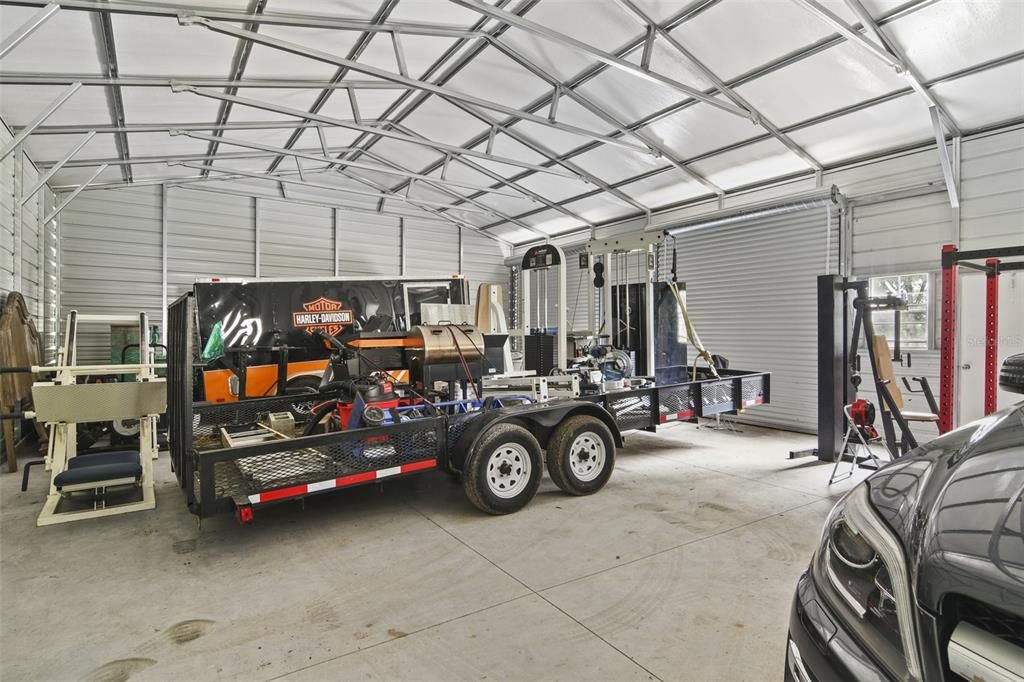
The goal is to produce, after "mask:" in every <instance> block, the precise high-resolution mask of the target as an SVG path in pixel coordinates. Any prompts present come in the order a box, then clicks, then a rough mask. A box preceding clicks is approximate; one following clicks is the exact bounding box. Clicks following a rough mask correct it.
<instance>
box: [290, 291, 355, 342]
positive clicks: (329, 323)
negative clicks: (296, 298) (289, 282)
mask: <svg viewBox="0 0 1024 682" xmlns="http://www.w3.org/2000/svg"><path fill="white" fill-rule="evenodd" d="M302 310H303V312H301V313H295V312H293V313H292V326H293V327H295V328H297V329H305V330H306V333H307V334H312V333H313V332H315V331H322V332H325V333H327V334H330V335H331V336H335V335H337V334H338V332H340V331H341V330H342V329H344V328H345V327H346V326H348V325H350V324H352V311H351V310H345V306H344V305H343V304H342V303H341V301H332V300H331V299H329V298H326V297H324V296H321V297H320V298H318V299H316V300H315V301H310V302H309V303H303V304H302Z"/></svg>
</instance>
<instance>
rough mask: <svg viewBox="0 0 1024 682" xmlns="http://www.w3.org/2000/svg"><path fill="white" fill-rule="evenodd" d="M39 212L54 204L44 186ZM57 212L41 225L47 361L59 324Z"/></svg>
mask: <svg viewBox="0 0 1024 682" xmlns="http://www.w3.org/2000/svg"><path fill="white" fill-rule="evenodd" d="M39 194H40V195H41V196H42V201H43V204H42V210H43V216H44V217H45V216H46V215H49V213H50V211H52V210H53V208H54V206H55V205H56V200H55V198H54V196H53V192H51V191H50V189H49V188H48V187H47V188H44V189H42V190H41V191H40V192H39ZM60 258H61V246H60V216H58V217H57V218H54V219H53V220H51V221H50V222H48V223H46V225H44V226H43V328H42V333H43V353H44V355H45V358H46V360H47V361H49V360H51V359H52V358H53V357H54V354H55V353H56V351H57V343H58V342H57V332H58V330H59V328H60Z"/></svg>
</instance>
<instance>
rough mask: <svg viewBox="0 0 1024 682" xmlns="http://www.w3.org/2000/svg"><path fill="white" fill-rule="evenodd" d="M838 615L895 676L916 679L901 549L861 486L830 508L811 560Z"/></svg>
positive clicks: (911, 617) (916, 662) (917, 671)
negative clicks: (815, 551) (822, 532)
mask: <svg viewBox="0 0 1024 682" xmlns="http://www.w3.org/2000/svg"><path fill="white" fill-rule="evenodd" d="M811 568H812V572H813V574H814V578H815V582H816V583H817V585H818V586H819V588H820V589H821V590H822V592H824V593H825V595H826V596H827V597H829V598H830V599H829V601H830V602H833V606H834V608H835V610H836V611H837V613H838V614H839V615H840V616H841V617H842V618H843V620H844V621H845V622H846V623H847V625H848V626H849V627H850V629H852V630H853V631H854V632H855V633H856V635H857V636H858V637H859V638H860V639H861V640H862V641H863V642H864V644H866V645H867V646H868V647H869V649H870V650H871V651H873V652H875V653H877V654H878V655H879V658H880V659H881V662H882V663H884V664H885V665H886V667H888V668H889V669H890V671H891V672H892V673H893V674H894V675H895V676H896V677H897V678H901V679H902V678H907V677H909V678H910V679H914V680H920V679H921V664H920V660H919V658H918V648H917V635H916V630H915V628H916V625H915V623H916V619H915V616H914V599H913V595H912V593H911V586H910V577H909V574H908V572H907V563H906V558H905V557H904V555H903V548H902V547H901V545H900V543H899V541H898V540H897V539H896V537H895V536H894V535H893V533H892V532H891V531H890V530H889V529H888V528H887V527H886V525H885V523H884V522H883V521H882V519H881V518H880V517H879V516H878V513H877V512H876V511H875V510H874V508H873V507H872V506H871V502H870V499H869V494H868V486H867V484H866V483H865V484H861V485H859V486H857V487H856V488H855V489H854V490H853V491H851V492H850V494H849V495H847V496H846V497H845V498H843V499H842V500H841V501H840V502H839V504H837V505H836V506H835V508H834V509H833V510H832V513H831V514H830V515H829V518H828V521H827V522H826V524H825V532H824V534H823V535H822V539H821V545H820V546H819V547H818V551H817V553H816V554H815V556H814V560H813V561H812V562H811Z"/></svg>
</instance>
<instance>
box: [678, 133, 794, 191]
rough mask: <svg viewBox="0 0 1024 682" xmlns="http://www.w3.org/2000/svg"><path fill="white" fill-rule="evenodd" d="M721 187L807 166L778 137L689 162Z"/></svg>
mask: <svg viewBox="0 0 1024 682" xmlns="http://www.w3.org/2000/svg"><path fill="white" fill-rule="evenodd" d="M691 168H693V169H694V170H695V171H697V172H698V173H700V174H701V175H703V176H704V177H705V178H707V179H708V180H710V181H711V182H713V183H715V184H716V185H718V186H719V187H721V188H722V189H726V190H728V189H732V188H734V187H742V186H744V185H749V184H751V183H754V182H758V181H759V180H765V179H767V178H773V177H779V176H783V175H788V174H790V173H795V172H799V171H805V170H807V164H806V163H804V162H803V160H801V159H800V157H798V156H797V155H796V154H794V153H793V152H791V151H789V150H788V149H786V147H784V146H783V145H782V143H781V142H779V141H778V140H764V141H763V142H757V143H754V144H752V145H748V146H746V147H742V148H740V149H735V150H732V151H728V152H725V153H723V154H718V155H716V156H712V157H710V158H708V159H705V160H703V161H699V162H697V163H694V164H691Z"/></svg>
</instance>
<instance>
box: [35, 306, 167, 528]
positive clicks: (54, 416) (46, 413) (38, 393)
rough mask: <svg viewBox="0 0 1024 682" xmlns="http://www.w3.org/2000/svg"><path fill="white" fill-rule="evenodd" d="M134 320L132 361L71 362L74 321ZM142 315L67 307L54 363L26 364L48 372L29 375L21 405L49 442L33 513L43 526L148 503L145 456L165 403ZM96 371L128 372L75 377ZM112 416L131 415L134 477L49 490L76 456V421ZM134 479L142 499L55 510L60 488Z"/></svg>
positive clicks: (152, 500)
mask: <svg viewBox="0 0 1024 682" xmlns="http://www.w3.org/2000/svg"><path fill="white" fill-rule="evenodd" d="M80 322H86V323H100V324H128V325H132V324H136V323H137V324H138V325H139V334H140V336H139V339H140V343H139V362H138V363H134V364H117V365H114V364H110V365H78V364H77V360H78V324H79V323H80ZM148 332H149V321H148V316H147V315H146V313H139V315H138V316H137V317H136V316H123V315H81V314H79V313H78V312H77V311H71V312H70V313H69V314H68V317H67V321H66V323H65V328H64V340H63V343H62V345H61V347H60V349H59V350H58V353H57V364H55V365H45V366H34V367H32V368H31V371H32V373H33V374H53V375H54V376H53V380H52V381H36V382H34V383H33V385H32V397H33V402H34V407H35V410H34V411H33V412H26V413H25V416H26V417H27V418H32V419H36V420H38V421H43V422H45V423H46V425H47V431H48V433H49V444H48V447H47V452H46V457H45V468H46V470H47V471H49V472H50V487H49V493H48V495H47V498H46V501H45V502H44V504H43V509H42V511H41V512H40V514H39V517H38V519H37V520H36V525H37V526H49V525H54V524H58V523H66V522H69V521H77V520H81V519H89V518H97V517H102V516H112V515H115V514H125V513H129V512H133V511H142V510H146V509H153V508H154V507H156V497H155V494H154V490H153V460H154V459H156V457H157V455H158V447H157V433H156V430H157V420H158V418H159V415H160V413H162V412H164V411H166V409H167V391H166V386H165V380H164V379H163V378H160V377H157V376H156V371H157V370H158V369H163V368H164V367H166V365H157V364H155V363H154V362H153V347H152V346H151V345H150V344H149V342H148V339H149V336H148ZM96 374H133V375H134V376H135V381H130V382H122V383H106V384H79V383H77V378H78V377H80V376H88V375H96ZM114 419H138V420H139V463H140V465H141V467H142V475H141V477H140V478H139V480H138V481H136V480H135V478H134V477H131V478H114V479H109V480H100V481H89V482H84V483H76V484H72V485H65V486H62V487H61V489H60V490H58V489H57V486H56V483H55V479H56V477H57V476H58V475H59V474H61V473H62V472H64V471H66V470H68V468H69V463H70V461H71V460H72V459H73V458H74V457H76V456H78V449H77V448H78V443H77V425H78V424H79V423H86V422H93V421H112V420H114ZM123 485H137V486H138V487H139V488H140V490H141V493H142V499H141V500H137V501H133V502H126V503H122V504H116V505H112V506H109V507H108V506H106V504H105V502H104V503H103V504H102V505H101V506H97V503H96V502H95V501H94V503H93V508H92V509H82V510H74V511H63V512H61V511H58V510H57V508H58V505H59V504H60V502H61V499H62V498H63V497H64V494H66V493H73V492H81V491H86V490H95V491H99V492H101V493H102V494H105V493H106V489H107V488H111V487H116V486H123Z"/></svg>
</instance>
